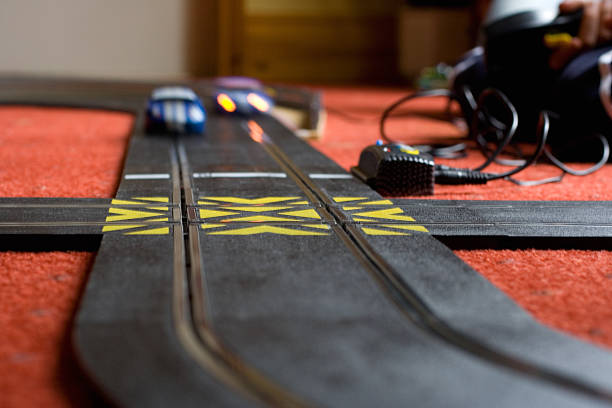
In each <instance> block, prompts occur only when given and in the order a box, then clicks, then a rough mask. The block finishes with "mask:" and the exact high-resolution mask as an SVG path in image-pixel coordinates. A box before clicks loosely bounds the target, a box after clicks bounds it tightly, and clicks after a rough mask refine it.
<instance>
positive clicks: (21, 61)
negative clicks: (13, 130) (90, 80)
mask: <svg viewBox="0 0 612 408" xmlns="http://www.w3.org/2000/svg"><path fill="white" fill-rule="evenodd" d="M187 1H188V0H0V73H6V72H12V73H36V74H51V75H78V76H87V77H107V78H135V79H137V78H143V79H150V78H156V77H158V78H168V77H179V76H182V75H185V74H186V73H187V58H186V52H187V48H188V47H187V39H186V33H187V29H186V28H185V21H186V20H187V18H186V13H187V12H188V5H187Z"/></svg>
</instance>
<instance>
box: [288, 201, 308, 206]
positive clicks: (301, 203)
mask: <svg viewBox="0 0 612 408" xmlns="http://www.w3.org/2000/svg"><path fill="white" fill-rule="evenodd" d="M288 204H289V205H308V204H310V203H309V202H308V201H296V202H294V203H288Z"/></svg>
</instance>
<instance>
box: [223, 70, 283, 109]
mask: <svg viewBox="0 0 612 408" xmlns="http://www.w3.org/2000/svg"><path fill="white" fill-rule="evenodd" d="M215 88H216V89H215V102H216V105H217V109H218V110H219V112H221V113H234V114H239V115H244V116H251V115H254V114H260V113H267V112H269V111H270V110H271V109H272V107H273V106H274V102H273V100H272V98H270V96H269V95H268V94H267V93H266V92H265V90H264V87H263V85H262V84H261V82H259V81H258V80H256V79H253V78H246V77H221V78H217V80H215Z"/></svg>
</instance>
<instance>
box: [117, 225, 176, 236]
mask: <svg viewBox="0 0 612 408" xmlns="http://www.w3.org/2000/svg"><path fill="white" fill-rule="evenodd" d="M169 233H170V227H161V228H152V229H147V230H142V231H134V232H126V233H125V235H168V234H169Z"/></svg>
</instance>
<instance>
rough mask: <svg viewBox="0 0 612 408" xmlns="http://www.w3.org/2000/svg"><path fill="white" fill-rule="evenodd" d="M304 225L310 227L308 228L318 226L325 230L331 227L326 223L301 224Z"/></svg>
mask: <svg viewBox="0 0 612 408" xmlns="http://www.w3.org/2000/svg"><path fill="white" fill-rule="evenodd" d="M300 225H301V226H302V227H308V228H318V229H324V230H328V229H329V225H326V224H300Z"/></svg>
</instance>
